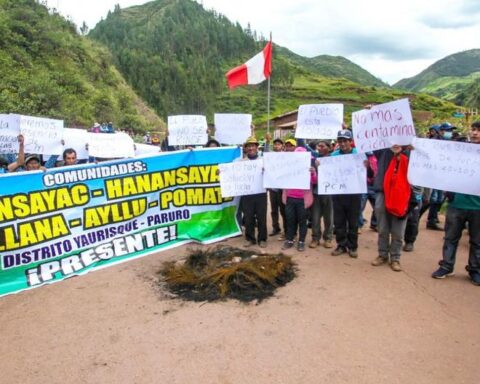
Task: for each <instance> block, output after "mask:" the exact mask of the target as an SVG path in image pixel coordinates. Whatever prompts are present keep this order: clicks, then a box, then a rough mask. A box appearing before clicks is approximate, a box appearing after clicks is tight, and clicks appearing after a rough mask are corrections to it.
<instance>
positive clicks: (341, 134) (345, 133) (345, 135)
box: [337, 129, 353, 140]
mask: <svg viewBox="0 0 480 384" xmlns="http://www.w3.org/2000/svg"><path fill="white" fill-rule="evenodd" d="M337 139H347V140H352V139H353V136H352V132H350V131H349V130H348V129H342V130H341V131H338V133H337Z"/></svg>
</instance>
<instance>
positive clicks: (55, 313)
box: [0, 223, 480, 384]
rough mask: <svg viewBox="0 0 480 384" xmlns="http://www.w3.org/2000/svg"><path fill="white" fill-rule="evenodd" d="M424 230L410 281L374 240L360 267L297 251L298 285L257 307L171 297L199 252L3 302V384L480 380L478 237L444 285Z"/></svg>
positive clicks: (275, 246) (410, 260)
mask: <svg viewBox="0 0 480 384" xmlns="http://www.w3.org/2000/svg"><path fill="white" fill-rule="evenodd" d="M424 228H425V224H424V223H423V224H422V230H421V232H420V236H419V239H418V241H417V244H416V248H415V251H414V252H412V253H405V254H403V255H402V260H401V262H402V266H403V268H404V271H403V272H399V273H398V272H393V271H392V270H391V269H390V268H389V267H388V266H386V265H384V266H380V267H372V266H371V265H370V261H371V260H373V259H374V258H375V256H376V252H375V250H376V233H375V232H372V231H370V230H367V231H365V232H364V233H363V234H362V235H361V236H360V248H359V250H360V252H359V258H358V259H351V258H349V257H348V256H345V255H343V256H338V257H332V256H330V254H329V250H326V249H324V248H317V249H315V250H311V249H308V248H307V251H305V252H303V253H298V252H297V251H293V250H291V251H289V252H288V253H289V254H292V255H293V256H294V260H295V261H296V262H297V263H298V268H299V273H298V277H297V278H296V279H295V280H293V281H292V282H291V283H289V284H288V285H287V286H286V287H283V288H281V289H280V290H279V291H278V293H277V294H276V295H275V296H274V297H273V298H271V299H268V300H266V301H265V302H263V303H261V304H258V305H256V304H255V303H252V304H241V303H239V302H237V301H225V302H219V303H192V302H184V301H180V300H176V299H170V298H168V297H167V295H166V294H165V293H164V292H163V290H162V289H161V288H159V287H158V285H157V275H156V272H157V271H158V269H159V268H160V266H161V264H162V262H163V261H165V260H171V259H179V258H181V257H182V255H184V254H185V251H186V247H181V248H176V249H172V250H169V251H165V252H162V253H158V254H156V255H153V256H148V257H145V258H142V259H138V260H134V261H131V262H128V263H125V264H121V265H118V266H115V267H111V268H107V269H103V270H100V271H97V272H93V273H90V274H88V275H86V276H82V277H76V278H71V279H68V280H66V281H63V282H60V283H57V284H53V285H49V286H45V287H41V288H38V289H34V290H31V291H26V292H22V293H20V294H17V295H12V296H7V297H3V298H0V340H1V342H0V359H1V360H0V361H1V369H0V383H5V384H14V383H21V384H28V383H43V382H44V383H52V384H53V383H182V384H184V383H356V384H357V383H389V384H394V383H402V384H404V383H416V384H421V383H437V384H438V383H468V384H472V383H478V380H479V377H480V364H479V356H480V305H479V304H480V288H479V287H475V286H473V285H472V284H470V282H469V281H468V280H467V278H466V272H465V271H464V269H463V266H464V265H465V264H466V258H467V253H468V250H467V246H468V236H466V234H464V238H463V239H462V242H461V246H460V247H459V252H458V260H457V275H456V276H455V277H452V278H448V279H446V280H434V279H432V278H430V273H431V272H432V271H433V270H434V269H435V268H436V263H437V261H438V258H439V255H440V253H441V247H442V232H432V231H427V230H425V229H424ZM227 243H228V244H231V245H235V246H239V245H240V244H241V243H242V240H241V238H235V239H231V240H229V241H228V242H227ZM280 245H281V242H279V241H277V240H276V239H274V240H272V239H271V238H270V241H269V247H270V250H271V251H272V252H278V251H279V250H280Z"/></svg>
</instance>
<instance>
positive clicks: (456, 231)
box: [440, 206, 480, 273]
mask: <svg viewBox="0 0 480 384" xmlns="http://www.w3.org/2000/svg"><path fill="white" fill-rule="evenodd" d="M465 223H468V235H469V236H470V250H469V254H468V266H467V269H468V270H469V271H476V272H479V273H480V210H473V209H471V210H468V209H458V208H454V207H452V206H449V207H448V209H447V217H446V221H445V238H444V241H443V259H442V260H441V261H440V265H441V267H442V268H444V269H446V270H448V271H453V268H454V266H455V259H456V254H457V247H458V242H459V241H460V238H461V237H462V232H463V229H464V228H465Z"/></svg>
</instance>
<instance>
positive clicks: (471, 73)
mask: <svg viewBox="0 0 480 384" xmlns="http://www.w3.org/2000/svg"><path fill="white" fill-rule="evenodd" d="M479 78H480V49H472V50H469V51H465V52H460V53H456V54H453V55H450V56H447V57H445V58H444V59H442V60H439V61H437V62H436V63H434V64H432V65H431V66H430V67H428V68H427V69H425V70H424V71H422V72H421V73H419V74H418V75H416V76H414V77H411V78H408V79H403V80H400V81H399V82H398V83H396V84H395V85H394V87H395V88H398V89H405V90H410V91H415V92H425V93H429V94H431V95H434V96H437V97H441V98H444V99H446V100H450V101H453V102H456V103H460V104H462V105H465V106H469V107H477V108H478V107H480V105H479V104H478V97H477V98H476V99H477V102H475V98H471V97H468V94H467V93H472V92H473V93H475V94H477V95H478V94H479V88H478V79H479ZM475 84H477V85H475ZM467 90H468V91H467Z"/></svg>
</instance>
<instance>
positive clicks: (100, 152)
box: [88, 132, 135, 159]
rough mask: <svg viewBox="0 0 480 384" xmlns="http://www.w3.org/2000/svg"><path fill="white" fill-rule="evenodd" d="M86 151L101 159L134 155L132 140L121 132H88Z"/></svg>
mask: <svg viewBox="0 0 480 384" xmlns="http://www.w3.org/2000/svg"><path fill="white" fill-rule="evenodd" d="M88 153H89V155H90V156H93V157H99V158H103V159H123V158H125V157H135V151H134V149H133V140H132V138H131V137H130V136H128V135H127V134H126V133H123V132H116V133H91V132H88Z"/></svg>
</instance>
